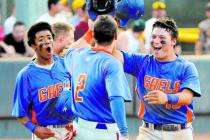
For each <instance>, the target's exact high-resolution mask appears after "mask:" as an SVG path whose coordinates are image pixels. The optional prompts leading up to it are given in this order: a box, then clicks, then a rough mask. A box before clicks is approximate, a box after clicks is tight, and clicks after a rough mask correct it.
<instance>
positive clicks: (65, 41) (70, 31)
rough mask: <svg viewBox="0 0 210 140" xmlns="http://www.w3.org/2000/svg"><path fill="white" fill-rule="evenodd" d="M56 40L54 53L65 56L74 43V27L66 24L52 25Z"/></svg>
mask: <svg viewBox="0 0 210 140" xmlns="http://www.w3.org/2000/svg"><path fill="white" fill-rule="evenodd" d="M52 31H53V33H54V34H55V38H54V53H55V54H57V55H60V56H64V53H65V49H67V48H68V46H69V45H71V44H72V43H73V42H74V27H73V26H71V25H69V24H67V23H65V22H55V23H53V24H52Z"/></svg>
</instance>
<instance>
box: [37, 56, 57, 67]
mask: <svg viewBox="0 0 210 140" xmlns="http://www.w3.org/2000/svg"><path fill="white" fill-rule="evenodd" d="M35 63H36V64H38V65H42V66H45V65H50V64H52V63H53V57H52V58H50V59H45V58H42V57H37V58H36V59H35Z"/></svg>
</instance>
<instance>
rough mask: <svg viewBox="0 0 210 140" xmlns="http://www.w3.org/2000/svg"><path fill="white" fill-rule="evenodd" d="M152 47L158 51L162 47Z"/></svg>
mask: <svg viewBox="0 0 210 140" xmlns="http://www.w3.org/2000/svg"><path fill="white" fill-rule="evenodd" d="M153 49H154V50H156V51H159V50H161V49H162V47H160V46H153Z"/></svg>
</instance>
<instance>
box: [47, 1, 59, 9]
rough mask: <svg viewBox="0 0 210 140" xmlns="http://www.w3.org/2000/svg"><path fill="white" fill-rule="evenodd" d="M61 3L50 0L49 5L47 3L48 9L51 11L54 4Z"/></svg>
mask: <svg viewBox="0 0 210 140" xmlns="http://www.w3.org/2000/svg"><path fill="white" fill-rule="evenodd" d="M58 2H59V0H48V3H47V6H48V9H49V10H50V9H51V5H52V4H55V5H56V4H57V3H58Z"/></svg>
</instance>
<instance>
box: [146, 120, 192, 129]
mask: <svg viewBox="0 0 210 140" xmlns="http://www.w3.org/2000/svg"><path fill="white" fill-rule="evenodd" d="M144 127H146V128H151V129H155V130H163V131H179V130H182V129H186V128H188V127H189V126H188V124H186V123H185V124H163V125H160V124H152V123H148V122H144Z"/></svg>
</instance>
